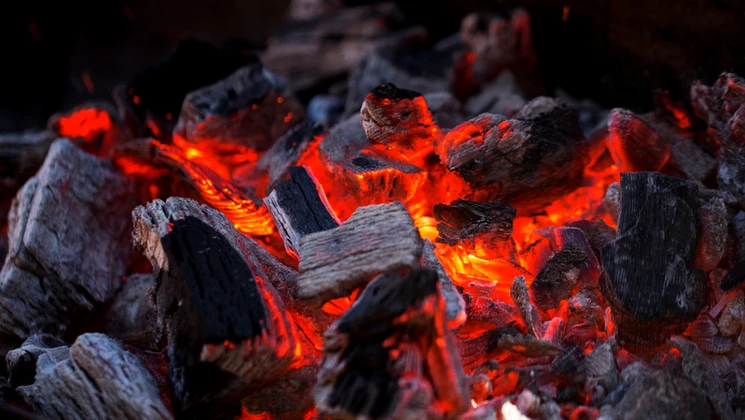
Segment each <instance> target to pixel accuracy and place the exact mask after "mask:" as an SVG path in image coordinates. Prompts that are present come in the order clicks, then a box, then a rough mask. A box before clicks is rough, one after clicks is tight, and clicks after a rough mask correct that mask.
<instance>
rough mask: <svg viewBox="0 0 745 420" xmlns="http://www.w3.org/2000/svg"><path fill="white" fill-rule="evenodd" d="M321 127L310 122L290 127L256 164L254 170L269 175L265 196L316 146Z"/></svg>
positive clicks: (321, 132) (321, 130)
mask: <svg viewBox="0 0 745 420" xmlns="http://www.w3.org/2000/svg"><path fill="white" fill-rule="evenodd" d="M322 134H323V127H321V126H320V125H318V124H314V123H312V122H304V123H300V124H298V125H296V126H294V127H292V128H291V129H290V130H289V131H287V133H285V134H284V135H283V136H282V137H280V138H279V139H278V140H277V141H276V142H275V143H274V144H273V145H272V147H271V148H269V150H267V151H266V152H265V153H264V154H263V155H261V158H259V161H258V162H257V163H256V170H258V171H261V172H265V173H267V174H268V175H269V184H268V185H267V191H266V192H267V194H268V193H270V192H271V191H272V190H273V189H274V188H275V187H276V186H277V185H278V184H279V183H280V182H282V181H284V180H285V178H286V177H287V173H288V171H289V169H290V168H291V167H293V166H295V165H297V163H298V162H299V161H300V158H301V157H302V155H303V153H305V152H306V151H307V150H308V149H310V148H311V147H313V146H314V145H316V144H317V143H318V141H319V137H320V136H321V135H322Z"/></svg>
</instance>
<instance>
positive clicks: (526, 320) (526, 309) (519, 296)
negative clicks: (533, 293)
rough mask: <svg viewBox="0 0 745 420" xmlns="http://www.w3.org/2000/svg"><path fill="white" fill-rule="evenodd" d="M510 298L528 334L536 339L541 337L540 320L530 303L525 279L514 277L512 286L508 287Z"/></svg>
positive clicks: (541, 327)
mask: <svg viewBox="0 0 745 420" xmlns="http://www.w3.org/2000/svg"><path fill="white" fill-rule="evenodd" d="M510 297H511V298H512V302H513V303H514V304H515V307H516V308H517V310H518V311H519V313H520V318H522V320H523V324H525V329H526V330H527V332H528V334H529V335H531V336H535V337H538V338H540V337H542V336H543V332H544V331H543V326H542V325H541V318H540V315H539V314H538V311H537V310H536V308H535V306H533V304H532V303H531V302H530V292H529V291H528V286H527V285H526V284H525V277H523V276H517V277H515V279H514V280H513V281H512V286H510Z"/></svg>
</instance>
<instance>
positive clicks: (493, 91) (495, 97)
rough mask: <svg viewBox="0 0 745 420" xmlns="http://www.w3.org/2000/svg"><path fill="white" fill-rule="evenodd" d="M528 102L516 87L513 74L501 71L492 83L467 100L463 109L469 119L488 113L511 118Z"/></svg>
mask: <svg viewBox="0 0 745 420" xmlns="http://www.w3.org/2000/svg"><path fill="white" fill-rule="evenodd" d="M527 102H528V101H527V100H526V99H525V94H524V93H523V92H522V90H521V89H520V87H519V86H518V85H517V79H516V78H515V74H514V73H512V72H511V71H509V70H505V71H503V72H502V73H501V74H500V75H499V77H497V78H496V80H494V81H493V82H491V83H489V84H487V85H486V86H484V87H483V88H482V89H481V92H479V93H477V94H475V95H473V96H471V97H470V98H468V101H467V102H466V105H465V108H466V112H467V113H468V116H469V118H473V117H476V116H477V115H479V114H483V113H485V112H488V113H490V114H500V115H506V116H508V117H512V116H513V115H515V114H517V112H518V111H520V110H521V109H522V108H523V107H524V106H525V104H526V103H527Z"/></svg>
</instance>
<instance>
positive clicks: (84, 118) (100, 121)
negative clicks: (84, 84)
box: [55, 108, 111, 142]
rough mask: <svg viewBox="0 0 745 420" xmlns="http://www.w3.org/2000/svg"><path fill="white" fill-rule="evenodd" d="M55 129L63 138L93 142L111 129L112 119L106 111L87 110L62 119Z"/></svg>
mask: <svg viewBox="0 0 745 420" xmlns="http://www.w3.org/2000/svg"><path fill="white" fill-rule="evenodd" d="M55 128H56V129H57V132H58V133H59V135H61V136H64V137H67V138H71V139H75V138H82V139H83V140H85V141H86V142H91V141H94V140H96V139H97V138H98V137H99V136H101V134H103V133H105V132H107V131H109V130H110V129H111V117H110V116H109V113H108V112H106V111H103V110H100V109H94V108H86V109H81V110H78V111H75V112H73V113H72V114H70V115H67V116H63V117H61V118H60V119H59V121H58V122H57V126H56V127H55Z"/></svg>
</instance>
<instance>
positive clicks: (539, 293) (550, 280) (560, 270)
mask: <svg viewBox="0 0 745 420" xmlns="http://www.w3.org/2000/svg"><path fill="white" fill-rule="evenodd" d="M587 257H588V255H587V253H586V252H585V251H584V250H582V249H581V248H579V247H577V246H576V245H574V244H571V243H570V244H567V245H566V246H564V248H562V249H561V251H559V252H557V253H556V254H554V256H553V257H551V259H549V260H548V262H547V263H546V265H545V266H543V268H542V269H541V271H540V272H539V273H538V275H536V277H535V280H533V282H532V283H531V284H530V297H531V298H532V301H533V303H534V304H535V306H536V307H538V309H540V310H543V311H547V310H549V309H555V308H557V307H558V306H559V304H560V303H561V301H562V300H565V299H568V298H569V297H570V296H571V295H572V290H573V289H574V286H575V284H577V280H578V279H579V275H580V266H581V265H582V264H583V263H584V262H585V260H586V259H587Z"/></svg>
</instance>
